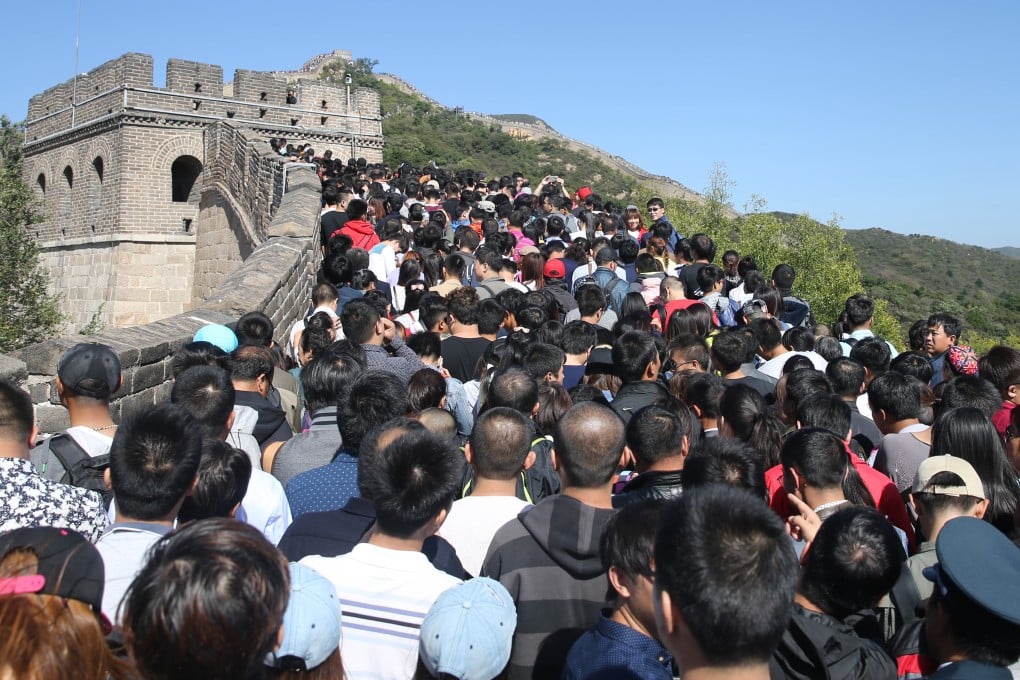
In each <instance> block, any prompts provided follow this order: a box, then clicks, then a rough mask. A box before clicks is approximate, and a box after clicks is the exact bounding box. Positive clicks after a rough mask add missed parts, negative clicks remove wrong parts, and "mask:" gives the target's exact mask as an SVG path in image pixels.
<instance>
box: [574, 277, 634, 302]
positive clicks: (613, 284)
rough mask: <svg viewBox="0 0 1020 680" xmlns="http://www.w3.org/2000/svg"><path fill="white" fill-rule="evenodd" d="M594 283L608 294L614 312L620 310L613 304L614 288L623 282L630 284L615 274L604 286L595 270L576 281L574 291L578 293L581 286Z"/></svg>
mask: <svg viewBox="0 0 1020 680" xmlns="http://www.w3.org/2000/svg"><path fill="white" fill-rule="evenodd" d="M592 283H594V284H595V285H596V286H598V287H599V288H602V292H603V293H605V294H606V302H607V303H608V304H609V306H610V307H611V308H613V311H614V312H616V311H619V310H617V309H616V307H615V305H614V304H613V290H615V289H616V287H617V286H619V285H621V284H626V285H628V286H629V285H630V284H629V283H627V282H626V281H624V280H623V279H621V278H620V277H619V276H617V275H616V274H613V280H612V281H610V282H609V283H607V284H606V285H605V286H604V287H603V286H602V285H601V284H599V280H598V279H597V278H595V274H594V272H593V273H591V274H585V275H584V276H582V277H581V278H579V279H578V280H577V281H575V282H574V293H575V294H576V293H577V291H578V290H580V289H581V286H587V285H589V284H592Z"/></svg>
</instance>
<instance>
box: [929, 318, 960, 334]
mask: <svg viewBox="0 0 1020 680" xmlns="http://www.w3.org/2000/svg"><path fill="white" fill-rule="evenodd" d="M936 326H942V331H943V332H944V333H945V334H946V335H953V336H956V338H957V339H958V340H959V338H960V335H961V334H962V333H963V322H962V321H960V320H959V319H958V318H957V317H955V316H953V315H952V314H949V313H947V312H936V313H934V314H932V315H931V316H929V317H928V328H935V327H936Z"/></svg>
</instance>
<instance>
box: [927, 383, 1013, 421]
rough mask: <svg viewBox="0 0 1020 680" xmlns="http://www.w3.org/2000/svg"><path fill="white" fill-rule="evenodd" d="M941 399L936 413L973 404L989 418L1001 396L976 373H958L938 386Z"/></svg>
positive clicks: (1000, 402) (999, 402) (1000, 404)
mask: <svg viewBox="0 0 1020 680" xmlns="http://www.w3.org/2000/svg"><path fill="white" fill-rule="evenodd" d="M938 390H939V391H938V397H939V399H940V400H941V401H940V403H939V404H938V408H937V409H936V413H941V412H943V411H948V410H949V409H951V408H958V407H961V406H973V407H974V408H976V409H978V410H979V411H981V412H982V413H984V414H985V415H986V416H988V417H989V418H991V417H992V416H993V415H995V413H996V411H998V410H999V409H1000V408H1001V406H1002V396H1001V395H1000V394H999V391H998V390H996V389H995V386H994V385H992V383H990V382H988V381H987V380H985V379H984V378H982V377H981V376H978V375H958V376H956V377H955V378H953V379H952V380H949V381H946V382H944V383H942V384H941V385H939V386H938Z"/></svg>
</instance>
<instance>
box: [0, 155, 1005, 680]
mask: <svg viewBox="0 0 1020 680" xmlns="http://www.w3.org/2000/svg"><path fill="white" fill-rule="evenodd" d="M274 141H275V143H274V148H278V149H279V150H280V153H281V154H288V153H290V152H295V154H296V156H298V157H302V158H305V157H307V159H308V160H312V161H313V162H316V163H317V164H318V165H319V167H320V174H321V176H322V179H323V191H322V196H323V208H322V213H321V216H320V220H319V235H320V239H321V253H322V261H321V268H320V270H319V272H318V276H317V280H316V283H315V285H314V287H313V289H312V290H310V291H309V299H308V304H307V310H306V313H305V314H303V315H302V318H301V319H299V320H298V321H297V322H296V323H294V324H293V325H292V326H290V327H288V328H280V329H277V328H275V327H274V324H273V323H272V321H271V320H270V319H269V317H267V316H266V315H265V314H264V313H263V312H262V311H259V310H254V311H252V312H250V313H248V314H245V315H244V316H243V317H241V318H240V319H238V320H237V322H236V323H234V324H232V325H231V326H229V327H228V326H222V325H209V326H205V327H203V328H202V329H200V330H199V331H198V333H196V335H195V336H194V339H193V341H192V342H189V343H187V344H184V345H183V346H181V347H180V348H178V349H176V351H175V352H174V353H173V356H172V362H171V365H170V372H171V374H172V388H171V390H170V396H169V400H168V401H167V402H165V403H153V404H146V405H137V404H136V405H133V406H132V407H131V408H128V407H127V406H124V407H123V408H122V409H121V410H120V411H121V412H119V413H118V418H117V419H115V418H114V417H113V411H112V410H111V402H112V401H113V398H114V397H115V396H117V395H118V393H119V392H120V391H121V390H122V385H123V380H124V376H123V372H122V370H121V364H120V359H119V357H118V354H117V352H116V351H115V350H114V349H113V348H111V347H108V346H105V345H101V344H95V343H82V344H79V345H77V346H74V347H72V348H70V349H69V350H68V351H67V352H66V353H65V354H64V355H63V357H62V358H61V359H60V361H59V363H58V365H57V366H55V367H54V372H55V374H56V379H55V387H56V396H57V398H58V399H59V401H60V403H61V404H62V405H63V406H65V407H66V409H67V411H68V416H69V421H70V426H69V427H68V428H67V429H66V430H65V431H63V432H59V433H56V434H53V435H51V436H48V437H40V436H39V433H38V429H37V427H36V425H35V418H34V414H33V406H32V400H31V398H30V396H29V394H28V393H27V392H26V391H25V389H23V388H22V387H21V386H18V385H15V384H12V383H9V382H4V381H0V483H2V485H3V489H4V496H3V501H2V503H0V532H2V533H0V676H2V677H17V678H33V679H34V678H47V679H51V678H82V677H86V678H106V677H112V678H181V677H194V678H224V679H227V678H231V679H233V678H259V677H268V678H299V677H301V678H309V679H314V678H322V679H328V680H335V679H339V678H350V679H351V680H358V679H359V678H372V679H377V678H393V679H407V678H421V679H425V678H441V679H448V678H457V679H459V680H491V679H493V678H511V679H517V678H535V679H546V678H565V679H569V680H591V679H596V678H598V679H604V678H650V679H656V678H661V679H662V680H668V679H670V678H674V677H684V678H689V679H692V680H696V679H698V678H711V677H727V678H748V679H750V678H769V677H771V678H794V679H796V678H862V679H863V678H867V679H882V678H903V679H914V678H922V677H930V678H933V679H938V680H944V679H945V678H1010V677H1013V675H1012V674H1011V672H1010V670H1009V668H1010V667H1011V666H1013V667H1014V669H1015V667H1016V664H1017V661H1018V658H1020V548H1018V547H1017V544H1016V543H1015V542H1014V541H1015V539H1016V537H1017V532H1018V526H1020V485H1018V478H1020V437H1018V434H1020V409H1016V408H1015V407H1016V405H1017V404H1020V349H1017V348H1012V347H1006V346H997V347H993V348H992V349H990V350H989V351H987V352H986V353H985V354H983V355H982V356H978V355H977V354H976V353H975V352H974V350H973V349H971V348H970V347H968V346H967V345H966V344H964V342H963V339H964V334H965V332H964V328H963V325H962V323H961V322H960V320H959V319H957V318H955V317H954V316H952V315H951V314H947V313H935V314H932V315H931V316H930V317H928V318H926V319H923V320H919V321H918V322H917V323H916V324H914V325H913V327H912V328H911V330H910V336H909V346H907V347H903V348H898V347H896V346H895V343H893V342H889V341H887V339H885V338H881V337H877V336H876V335H875V334H874V333H873V331H872V328H871V327H872V323H873V321H874V310H875V305H874V302H873V301H872V300H871V299H869V298H868V297H867V296H866V295H864V294H860V293H857V294H854V295H851V296H850V297H848V298H847V300H846V304H845V308H844V312H843V314H842V315H841V316H840V318H839V319H833V320H816V319H815V317H814V314H813V311H812V309H811V305H810V301H809V300H807V299H805V298H804V297H802V296H798V295H796V294H795V293H794V290H795V285H796V280H797V279H796V277H797V272H796V271H795V270H794V269H793V267H791V266H790V265H789V264H786V263H782V262H775V263H762V262H757V261H756V260H755V258H753V257H749V256H747V255H744V256H741V254H740V253H738V252H735V251H727V252H725V253H723V254H722V256H721V257H719V258H718V263H717V255H718V253H717V252H716V246H715V243H714V242H713V240H712V238H711V237H710V236H709V235H707V234H704V233H697V234H691V235H689V236H688V237H685V236H684V234H682V233H681V230H680V229H678V228H677V227H676V226H675V225H674V224H672V223H671V221H670V219H669V217H668V216H667V215H666V210H665V204H664V202H663V201H662V200H660V199H657V198H653V199H651V200H649V201H648V202H647V203H646V204H645V205H644V206H640V207H639V206H635V205H615V204H614V203H613V202H612V201H603V200H602V198H601V197H600V196H599V195H598V194H597V193H595V192H594V191H593V190H592V188H590V187H586V186H585V187H579V188H577V189H576V190H574V191H570V189H568V188H567V187H566V186H565V185H564V183H563V181H562V180H561V179H560V178H559V177H555V176H547V177H544V178H542V179H541V180H540V181H538V182H537V183H536V185H535V186H534V187H532V186H531V181H529V179H528V178H525V177H524V176H523V175H522V174H521V173H514V174H513V175H507V176H504V177H500V178H498V179H492V180H486V179H485V178H484V177H483V176H481V175H480V174H479V173H473V172H466V171H464V172H457V173H453V172H448V171H446V170H444V169H442V168H439V167H436V166H435V165H434V164H432V165H430V166H428V167H425V168H412V167H410V166H409V165H407V164H404V165H402V166H400V167H399V168H397V169H395V170H391V169H389V168H387V167H385V166H376V165H369V164H367V163H365V162H363V161H355V160H352V161H350V162H346V163H344V162H340V161H339V160H336V161H334V160H333V159H332V158H328V157H327V158H318V157H315V156H314V152H313V151H311V150H310V149H291V150H290V151H288V149H287V146H286V143H285V141H283V142H281V141H280V140H274ZM766 264H768V266H765V265H766ZM818 321H831V322H832V323H831V324H826V323H819V322H818ZM900 350H902V351H900Z"/></svg>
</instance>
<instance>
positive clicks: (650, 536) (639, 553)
mask: <svg viewBox="0 0 1020 680" xmlns="http://www.w3.org/2000/svg"><path fill="white" fill-rule="evenodd" d="M664 505H665V503H663V502H662V501H661V500H658V499H643V500H639V501H635V502H633V503H627V504H626V505H624V506H623V507H622V508H621V509H620V510H619V511H618V512H615V513H613V515H612V516H611V517H610V518H609V521H607V522H606V525H605V527H604V528H603V529H602V538H601V539H600V540H599V558H600V559H601V560H602V568H603V569H604V570H605V571H607V572H608V571H609V569H610V567H616V568H617V570H619V571H620V573H622V574H624V575H626V576H628V577H629V578H632V579H633V578H637V577H638V576H645V577H649V576H650V575H651V569H650V567H651V563H652V553H653V552H654V550H655V531H656V528H657V527H658V526H659V515H660V514H661V513H662V508H663V506H664ZM609 590H610V593H609V595H610V599H616V597H617V595H616V591H615V590H614V589H613V587H612V584H610V586H609Z"/></svg>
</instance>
